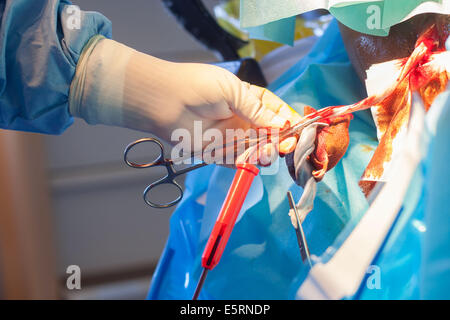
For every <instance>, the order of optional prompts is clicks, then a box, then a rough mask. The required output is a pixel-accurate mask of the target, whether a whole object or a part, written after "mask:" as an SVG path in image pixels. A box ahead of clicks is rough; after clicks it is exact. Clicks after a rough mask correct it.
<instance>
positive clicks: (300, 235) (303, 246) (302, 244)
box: [287, 191, 312, 268]
mask: <svg viewBox="0 0 450 320" xmlns="http://www.w3.org/2000/svg"><path fill="white" fill-rule="evenodd" d="M287 197H288V200H289V206H290V207H291V209H292V210H293V211H294V214H295V219H296V220H297V224H296V228H295V234H296V235H297V242H298V246H299V248H300V255H301V257H302V261H303V262H308V265H309V267H310V268H312V264H311V257H310V254H309V248H308V244H307V242H306V237H305V233H304V232H303V227H302V221H301V219H300V215H299V213H298V211H297V207H296V205H295V201H294V197H293V196H292V192H290V191H288V192H287Z"/></svg>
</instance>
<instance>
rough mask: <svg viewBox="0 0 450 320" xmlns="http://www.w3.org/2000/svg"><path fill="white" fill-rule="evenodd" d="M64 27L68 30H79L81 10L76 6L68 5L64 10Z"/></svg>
mask: <svg viewBox="0 0 450 320" xmlns="http://www.w3.org/2000/svg"><path fill="white" fill-rule="evenodd" d="M64 11H65V12H64V13H65V15H64V16H65V25H66V28H67V29H69V30H80V29H81V9H80V7H78V6H76V5H68V6H66V7H65V8H64Z"/></svg>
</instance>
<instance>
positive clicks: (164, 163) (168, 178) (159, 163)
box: [123, 138, 207, 208]
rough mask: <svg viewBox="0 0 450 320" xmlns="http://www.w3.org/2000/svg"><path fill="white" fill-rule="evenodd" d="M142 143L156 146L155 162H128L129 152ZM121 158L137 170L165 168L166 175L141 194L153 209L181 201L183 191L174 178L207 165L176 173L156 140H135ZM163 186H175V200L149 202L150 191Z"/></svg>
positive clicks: (160, 144) (195, 165)
mask: <svg viewBox="0 0 450 320" xmlns="http://www.w3.org/2000/svg"><path fill="white" fill-rule="evenodd" d="M143 143H150V144H153V145H156V146H157V147H158V148H159V156H157V157H156V159H155V160H153V161H151V162H146V163H136V162H132V161H130V160H129V154H130V151H131V150H133V149H134V148H135V147H136V146H137V145H139V144H143ZM123 157H124V161H125V163H126V164H127V165H128V166H130V167H132V168H138V169H142V168H153V167H165V168H166V171H167V174H166V175H165V176H164V177H163V178H161V179H159V180H157V181H155V182H153V183H151V184H149V185H148V186H147V188H145V190H144V194H143V196H144V201H145V202H146V203H147V204H148V205H149V206H151V207H153V208H169V207H172V206H174V205H175V204H177V203H178V202H180V201H181V199H182V198H183V189H182V188H181V186H180V185H179V183H178V182H177V181H176V180H175V178H176V177H178V176H179V175H182V174H185V173H187V172H189V171H192V170H195V169H198V168H201V167H204V166H206V165H207V163H204V162H202V163H199V164H194V165H193V166H191V167H188V168H184V169H181V170H178V171H177V170H176V169H175V168H174V162H173V161H172V160H170V159H167V158H165V155H164V146H163V145H162V143H161V142H160V141H159V140H158V139H155V138H143V139H139V140H136V141H134V142H133V143H130V144H129V145H128V146H127V147H126V148H125V151H124V156H123ZM164 184H166V185H173V186H175V187H176V188H177V190H178V197H177V198H175V199H174V200H172V201H169V202H166V203H155V202H153V201H152V200H150V198H149V193H150V191H151V190H153V189H154V188H155V187H157V186H161V185H164Z"/></svg>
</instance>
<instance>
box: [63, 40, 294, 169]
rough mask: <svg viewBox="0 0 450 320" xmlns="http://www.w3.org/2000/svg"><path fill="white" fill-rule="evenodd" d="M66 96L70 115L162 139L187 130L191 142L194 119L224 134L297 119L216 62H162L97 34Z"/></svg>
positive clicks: (287, 144)
mask: <svg viewBox="0 0 450 320" xmlns="http://www.w3.org/2000/svg"><path fill="white" fill-rule="evenodd" d="M69 101H70V112H71V114H72V115H73V116H77V117H81V118H83V119H84V120H86V122H88V123H90V124H106V125H115V126H122V127H128V128H131V129H136V130H141V131H146V132H151V133H154V134H155V135H157V136H158V137H160V138H162V139H164V140H166V141H168V142H171V135H172V133H173V132H174V131H175V130H176V129H187V130H188V131H189V132H190V133H191V136H192V140H194V136H195V135H194V121H199V120H201V121H202V123H201V124H202V131H203V132H206V131H207V130H208V129H211V128H217V129H219V130H220V131H221V132H222V133H223V137H225V136H226V135H225V129H237V128H241V129H244V130H246V129H248V128H250V127H278V128H281V127H283V126H284V125H285V124H286V122H287V121H289V122H290V123H291V124H295V123H297V122H299V121H300V119H301V117H300V116H299V115H298V114H297V113H296V112H295V111H294V110H293V109H291V108H290V107H289V106H288V105H287V104H286V103H284V102H283V101H282V100H281V99H279V98H278V97H276V96H275V95H274V94H273V93H271V92H270V91H268V90H266V89H264V88H261V87H257V86H254V85H250V84H248V83H246V82H243V81H241V80H239V79H238V78H237V77H236V76H235V75H233V74H232V73H230V72H228V71H226V70H224V69H222V68H220V67H217V66H213V65H207V64H196V63H173V62H168V61H164V60H161V59H157V58H155V57H152V56H150V55H147V54H144V53H140V52H138V51H135V50H133V49H131V48H129V47H127V46H124V45H122V44H120V43H118V42H115V41H112V40H108V39H103V38H95V37H94V38H93V39H91V41H90V43H88V44H87V45H86V47H85V49H84V50H83V54H82V56H81V58H80V61H79V63H78V66H77V72H76V75H75V78H74V80H73V81H72V85H71V91H70V100H69ZM195 138H196V139H197V140H198V138H199V137H198V136H197V137H195ZM200 139H201V137H200ZM175 142H178V141H175ZM172 143H173V141H172ZM209 143H211V141H205V142H203V143H201V145H202V148H203V147H205V145H207V144H209ZM193 144H194V143H193ZM197 145H198V144H197ZM295 145H296V138H295V137H291V138H288V139H287V140H286V141H283V142H282V143H280V149H279V151H280V152H281V153H288V152H291V151H292V150H293V149H294V148H295ZM193 148H194V151H198V150H195V149H196V147H195V146H193ZM269 153H270V152H269V150H267V152H266V155H269ZM263 160H264V161H267V160H268V159H267V158H265V159H263ZM264 161H263V162H264Z"/></svg>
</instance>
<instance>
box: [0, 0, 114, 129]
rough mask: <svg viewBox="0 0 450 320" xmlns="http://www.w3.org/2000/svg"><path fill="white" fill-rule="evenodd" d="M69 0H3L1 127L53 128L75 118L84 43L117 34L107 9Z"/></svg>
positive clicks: (0, 14) (0, 19)
mask: <svg viewBox="0 0 450 320" xmlns="http://www.w3.org/2000/svg"><path fill="white" fill-rule="evenodd" d="M70 5H71V2H70V1H67V0H0V23H1V27H0V31H1V32H0V59H1V60H0V128H3V129H12V130H22V131H31V132H40V133H49V134H59V133H61V132H63V131H64V130H65V129H66V128H67V127H68V126H70V124H71V123H72V122H73V119H72V117H71V115H70V113H69V108H68V96H69V88H70V83H71V81H72V78H73V77H74V75H75V68H76V65H77V62H78V59H79V57H80V54H81V52H82V50H83V47H84V45H85V44H86V43H87V42H88V41H89V39H90V38H91V37H93V36H95V35H103V36H105V37H111V23H110V21H109V20H108V19H106V18H105V17H104V16H103V15H101V14H98V13H95V12H83V11H79V9H77V8H74V7H70Z"/></svg>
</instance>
